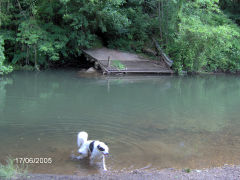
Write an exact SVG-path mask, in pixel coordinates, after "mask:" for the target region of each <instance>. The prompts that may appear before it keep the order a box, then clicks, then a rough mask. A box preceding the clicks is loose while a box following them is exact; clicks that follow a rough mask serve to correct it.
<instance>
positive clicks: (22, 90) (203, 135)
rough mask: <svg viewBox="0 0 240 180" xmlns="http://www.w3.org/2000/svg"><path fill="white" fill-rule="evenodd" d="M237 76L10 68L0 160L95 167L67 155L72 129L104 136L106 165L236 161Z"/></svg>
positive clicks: (1, 115) (43, 169) (36, 167)
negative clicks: (92, 73) (107, 152)
mask: <svg viewBox="0 0 240 180" xmlns="http://www.w3.org/2000/svg"><path fill="white" fill-rule="evenodd" d="M239 129H240V77H239V76H231V75H208V76H194V77H189V76H188V77H176V76H145V77H144V76H124V77H102V76H99V77H92V78H89V77H82V76H80V75H79V74H78V73H77V71H48V72H40V73H30V72H28V73H26V72H16V73H13V74H11V75H9V76H7V77H4V78H1V80H0V142H1V145H0V162H4V160H5V159H6V157H7V156H11V157H12V158H21V157H24V158H44V157H45V158H51V159H52V163H51V164H29V171H31V172H34V173H57V174H64V173H65V174H81V175H87V174H92V173H98V172H99V170H98V168H97V167H91V166H90V165H89V164H88V161H87V160H83V161H72V160H71V159H70V155H71V154H72V153H75V154H76V150H77V146H76V136H77V133H78V132H79V131H81V130H84V131H87V132H88V133H89V136H90V139H99V140H101V141H104V142H107V143H108V145H109V147H110V153H111V155H112V156H111V157H110V158H108V159H107V167H108V169H109V170H110V171H114V170H133V169H139V168H146V169H147V168H150V169H151V168H156V169H161V168H169V167H174V168H186V167H188V168H204V167H212V166H220V165H223V164H233V163H234V164H239V163H240V159H239V157H240V130H239Z"/></svg>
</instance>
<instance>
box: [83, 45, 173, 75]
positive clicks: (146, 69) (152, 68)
mask: <svg viewBox="0 0 240 180" xmlns="http://www.w3.org/2000/svg"><path fill="white" fill-rule="evenodd" d="M83 53H84V54H85V55H86V56H87V57H89V58H90V59H91V60H93V61H95V62H97V63H98V64H99V66H100V68H101V69H102V71H103V72H106V73H164V74H166V73H167V74H172V73H173V71H172V70H170V69H169V68H168V67H166V66H165V65H163V64H162V65H161V63H160V64H159V63H155V62H153V61H152V60H147V59H144V58H142V57H139V56H138V55H136V54H132V53H126V52H121V51H116V50H110V49H107V48H102V49H97V50H83ZM110 58H111V61H114V60H116V61H119V62H120V63H121V64H122V66H124V67H125V69H118V68H117V67H115V66H114V63H110ZM124 58H126V59H124Z"/></svg>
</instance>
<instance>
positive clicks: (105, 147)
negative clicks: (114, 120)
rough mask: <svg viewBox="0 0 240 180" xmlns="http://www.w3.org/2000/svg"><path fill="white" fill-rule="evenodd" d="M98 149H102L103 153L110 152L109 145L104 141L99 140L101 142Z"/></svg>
mask: <svg viewBox="0 0 240 180" xmlns="http://www.w3.org/2000/svg"><path fill="white" fill-rule="evenodd" d="M97 149H98V151H100V152H101V153H103V155H108V154H109V148H108V146H107V145H106V144H105V143H103V142H99V144H98V145H97Z"/></svg>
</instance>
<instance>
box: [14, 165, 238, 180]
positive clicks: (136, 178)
mask: <svg viewBox="0 0 240 180" xmlns="http://www.w3.org/2000/svg"><path fill="white" fill-rule="evenodd" d="M28 179H34V180H66V179H72V180H102V179H104V180H119V179H121V180H129V179H131V180H149V179H151V180H159V179H161V180H165V179H166V180H169V179H170V180H171V179H181V180H185V179H186V180H189V179H192V180H203V179H204V180H213V179H218V180H225V179H227V180H237V179H240V165H224V166H222V167H216V168H211V169H202V170H190V169H185V170H177V169H173V168H169V169H163V170H160V171H154V170H152V171H142V170H134V171H130V172H106V173H102V174H96V175H89V176H84V177H81V176H74V175H53V174H29V175H27V176H26V177H19V178H17V180H28Z"/></svg>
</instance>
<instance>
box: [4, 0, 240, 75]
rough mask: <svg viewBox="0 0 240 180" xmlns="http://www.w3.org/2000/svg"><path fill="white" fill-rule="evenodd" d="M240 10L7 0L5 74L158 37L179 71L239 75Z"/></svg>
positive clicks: (195, 3) (230, 4) (177, 2)
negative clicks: (13, 67)
mask: <svg viewBox="0 0 240 180" xmlns="http://www.w3.org/2000/svg"><path fill="white" fill-rule="evenodd" d="M239 7H240V1H239V0H220V2H219V1H218V0H192V1H186V0H101V1H100V0H38V1H36V0H1V2H0V28H1V29H0V33H1V36H2V38H3V40H4V45H3V42H2V40H1V39H0V68H1V69H0V71H1V72H9V71H10V70H11V68H10V67H9V66H8V67H6V66H3V61H4V60H5V61H6V62H7V63H10V64H11V65H21V66H25V65H28V66H29V65H30V66H33V67H35V68H36V69H39V68H40V67H45V68H46V67H48V66H49V65H51V64H52V63H53V62H60V63H61V62H66V61H69V60H71V59H76V58H78V57H79V56H80V55H81V49H82V48H90V47H98V46H102V45H104V46H108V47H111V48H120V49H125V50H130V51H136V52H142V50H143V48H144V47H151V48H153V46H152V38H153V37H154V38H156V39H157V40H158V42H159V43H160V45H161V46H162V48H163V49H164V50H165V51H166V52H167V54H168V55H169V56H170V57H171V58H172V59H173V60H174V66H173V68H174V69H175V70H176V71H182V70H186V71H190V72H194V71H237V70H239V69H240V58H239V57H240V40H239V39H240V30H239V24H240V23H239V22H240V17H239V14H240V8H239ZM4 49H5V50H4ZM3 52H4V54H3Z"/></svg>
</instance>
